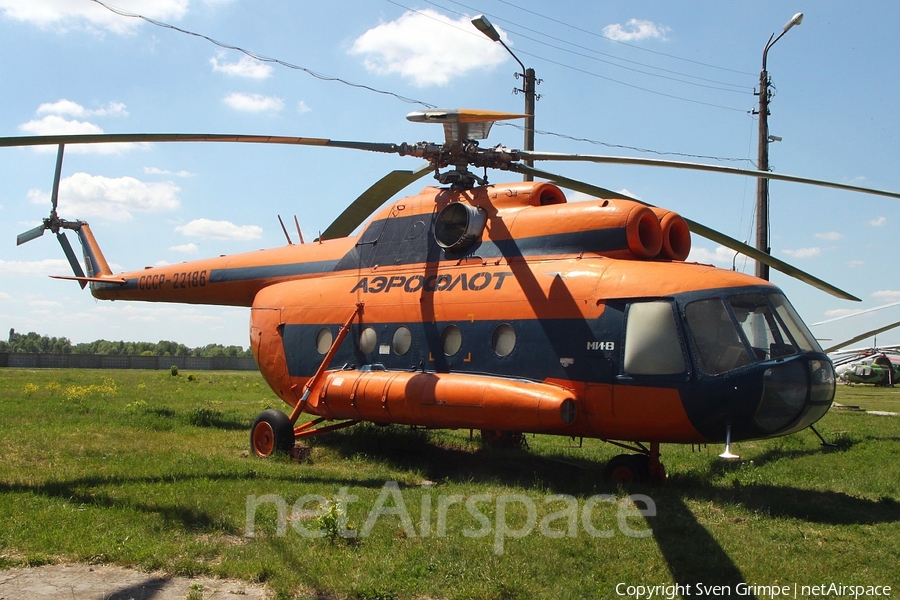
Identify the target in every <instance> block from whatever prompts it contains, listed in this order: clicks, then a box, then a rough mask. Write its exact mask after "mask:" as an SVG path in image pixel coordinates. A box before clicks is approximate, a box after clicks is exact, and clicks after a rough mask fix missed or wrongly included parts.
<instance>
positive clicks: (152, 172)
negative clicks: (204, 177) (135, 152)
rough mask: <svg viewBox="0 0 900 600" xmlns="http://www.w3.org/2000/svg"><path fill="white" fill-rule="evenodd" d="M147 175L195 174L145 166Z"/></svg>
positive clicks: (189, 175)
mask: <svg viewBox="0 0 900 600" xmlns="http://www.w3.org/2000/svg"><path fill="white" fill-rule="evenodd" d="M144 174H145V175H165V176H167V177H171V176H175V177H193V176H194V174H193V173H191V172H189V171H169V170H167V169H158V168H156V167H144Z"/></svg>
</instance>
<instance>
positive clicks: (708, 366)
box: [684, 293, 822, 375]
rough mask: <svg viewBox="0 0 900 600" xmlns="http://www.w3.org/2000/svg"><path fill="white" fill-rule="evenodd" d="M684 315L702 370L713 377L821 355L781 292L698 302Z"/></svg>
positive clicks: (818, 347) (691, 304)
mask: <svg viewBox="0 0 900 600" xmlns="http://www.w3.org/2000/svg"><path fill="white" fill-rule="evenodd" d="M684 312H685V318H686V320H687V324H688V328H689V329H690V332H691V337H692V338H693V341H694V349H695V351H696V356H697V363H698V366H699V367H700V370H702V371H703V372H704V373H708V374H710V375H717V374H719V373H725V372H726V371H731V370H733V369H738V368H740V367H743V366H746V365H749V364H751V363H754V362H760V361H765V360H771V359H774V358H782V357H785V356H791V355H794V354H799V353H800V352H822V349H821V347H820V346H819V344H818V343H817V342H816V340H815V338H814V337H813V336H812V334H811V333H810V332H809V330H808V329H807V328H806V325H804V324H803V321H802V320H800V317H799V316H798V315H797V313H796V311H795V310H794V308H793V307H792V306H791V305H790V303H789V302H788V301H787V298H785V297H784V295H783V294H780V293H770V294H762V293H750V294H738V295H735V296H729V297H726V298H709V299H707V300H698V301H696V302H691V303H690V304H688V305H687V306H686V307H685V311H684Z"/></svg>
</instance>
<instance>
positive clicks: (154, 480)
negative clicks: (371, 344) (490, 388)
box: [0, 369, 900, 599]
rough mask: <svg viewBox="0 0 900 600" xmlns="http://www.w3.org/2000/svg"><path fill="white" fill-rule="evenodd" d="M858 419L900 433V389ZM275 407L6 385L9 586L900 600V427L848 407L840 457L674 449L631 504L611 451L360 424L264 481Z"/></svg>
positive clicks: (149, 391)
mask: <svg viewBox="0 0 900 600" xmlns="http://www.w3.org/2000/svg"><path fill="white" fill-rule="evenodd" d="M837 401H838V402H840V403H842V404H844V405H858V406H861V407H863V408H866V409H870V410H880V411H893V412H900V388H898V389H896V390H895V389H890V388H871V387H863V386H856V387H853V388H848V387H844V386H839V389H838V397H837ZM270 406H272V407H277V408H281V406H280V402H279V401H278V400H277V399H276V398H275V397H274V395H273V394H272V393H271V392H270V391H269V389H268V388H267V386H266V385H265V383H264V382H263V380H262V378H261V377H260V376H259V375H258V374H255V373H216V372H212V373H211V372H201V373H191V374H188V373H184V372H182V373H181V374H180V375H179V376H177V377H176V376H172V375H170V374H169V372H154V371H80V370H65V371H59V370H18V369H2V370H0V568H6V567H12V566H20V565H41V564H46V563H53V562H71V561H74V562H86V563H111V564H117V565H124V566H136V567H138V568H141V569H147V570H156V569H160V570H164V571H166V572H169V573H173V574H185V575H191V574H206V575H215V576H228V577H236V578H240V579H243V580H245V581H248V582H265V583H266V584H267V585H269V586H270V587H271V588H272V589H273V590H274V591H275V592H276V594H277V596H278V597H280V598H305V597H325V598H332V597H335V598H345V597H346V598H628V597H631V598H637V597H642V598H646V597H647V594H649V590H640V589H638V588H636V587H634V586H648V587H649V586H671V585H673V584H680V585H681V586H682V587H681V588H679V589H678V590H673V589H662V588H660V589H657V591H656V593H655V596H654V598H660V597H662V598H666V597H668V598H671V597H684V598H698V597H728V596H726V595H725V594H724V592H730V597H732V598H734V597H740V598H760V599H762V598H770V597H772V596H773V595H774V594H773V593H772V591H773V588H772V586H775V585H778V586H783V585H787V586H791V590H792V591H793V586H794V585H795V584H796V585H797V597H798V598H799V597H815V598H819V597H834V598H848V597H853V595H852V594H851V592H850V591H848V590H843V591H842V590H840V589H835V588H833V589H832V590H830V591H829V590H828V589H827V587H826V588H824V589H818V590H814V589H811V588H808V589H806V590H804V588H803V586H819V585H825V586H828V585H830V584H832V583H833V584H836V585H837V586H840V585H854V586H892V588H893V590H892V592H891V594H892V595H893V596H894V597H896V596H897V595H898V594H900V568H898V565H900V462H898V457H900V417H892V416H875V415H871V414H866V413H864V412H855V411H846V410H832V411H830V412H829V413H828V415H826V417H825V418H824V419H823V420H822V421H821V422H820V423H819V425H818V428H819V430H820V431H821V432H822V433H823V435H825V436H826V438H828V439H830V440H831V441H834V442H835V443H836V447H834V448H830V449H823V448H822V447H821V446H820V445H819V441H818V439H817V438H816V437H815V436H814V435H813V434H812V433H811V432H809V431H804V432H801V433H799V434H795V435H792V436H789V437H786V438H780V439H775V440H768V441H761V442H744V443H740V444H737V445H735V447H734V448H733V450H734V451H736V452H737V453H739V454H740V455H741V457H742V459H741V460H740V461H736V462H728V463H726V462H723V461H721V460H720V459H718V458H717V457H716V455H717V454H718V453H719V452H721V450H722V448H721V447H713V446H710V447H702V448H691V447H690V446H686V447H682V446H672V445H665V446H663V461H664V463H665V465H666V468H667V470H668V472H669V482H668V485H667V486H666V487H664V488H658V489H657V488H650V487H645V486H634V487H631V488H628V489H617V488H616V487H614V486H610V485H607V484H604V483H603V481H602V477H601V476H602V471H603V465H604V462H605V461H606V460H608V459H609V458H610V457H612V456H613V455H615V454H617V453H618V452H619V451H618V450H616V449H615V448H613V447H611V446H609V445H606V444H603V443H601V442H599V441H597V440H585V441H584V444H583V446H579V443H578V440H574V441H573V440H570V439H564V438H550V437H544V436H538V437H529V438H528V443H529V445H530V450H529V451H527V452H525V451H512V450H509V451H500V450H483V449H481V448H480V447H479V444H478V443H477V442H474V441H470V440H469V432H468V431H465V432H463V431H457V432H449V431H439V432H424V431H419V430H410V429H402V428H394V427H388V428H378V427H374V426H358V427H354V428H350V429H347V430H343V431H340V432H336V433H333V434H330V435H328V436H323V437H320V438H316V439H314V440H312V441H311V444H310V445H311V446H312V449H311V454H310V457H309V459H308V460H306V461H304V462H301V463H298V462H292V461H291V460H289V459H287V458H278V459H269V460H260V459H257V458H255V457H253V456H249V455H248V449H249V448H248V429H249V426H250V424H251V422H252V421H253V419H254V418H255V417H256V415H257V414H258V413H259V412H260V411H261V410H263V409H265V408H267V407H270ZM354 497H356V498H354ZM341 498H343V501H341V502H337V503H335V500H336V499H337V500H340V499H341ZM279 511H280V512H279ZM654 512H655V514H653V513H654ZM249 531H252V533H253V534H252V535H247V534H248V532H249ZM342 531H343V532H344V534H345V535H347V533H346V532H348V531H349V532H350V533H351V534H356V537H345V535H341V532H342ZM316 532H319V533H318V534H317V533H316ZM313 534H316V535H319V534H324V535H320V536H319V537H313V536H312V535H313ZM620 584H621V585H620ZM698 584H704V587H703V588H699V587H698ZM714 584H715V585H721V586H727V587H723V588H721V589H719V590H713V589H710V588H708V587H706V586H711V585H714ZM742 584H748V585H751V586H768V587H765V588H759V587H753V588H750V589H748V588H747V587H746V585H742ZM629 586H633V587H631V588H629ZM685 586H690V588H687V587H685ZM869 591H870V592H873V593H874V592H876V591H878V590H874V589H871V590H869ZM668 592H678V593H668ZM814 592H818V593H814ZM882 592H883V590H882ZM667 593H668V594H667ZM642 594H643V595H642ZM856 596H857V597H860V598H861V597H870V598H871V597H886V596H883V595H882V596H874V595H869V596H861V595H859V594H856Z"/></svg>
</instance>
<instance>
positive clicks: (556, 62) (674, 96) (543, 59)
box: [94, 0, 747, 113]
mask: <svg viewBox="0 0 900 600" xmlns="http://www.w3.org/2000/svg"><path fill="white" fill-rule="evenodd" d="M94 1H95V2H96V1H97V0H94ZM385 2H388V3H389V4H393V5H394V6H398V7H400V8H402V9H404V10H406V11H409V12H411V13H415V14H417V15H421V16H423V17H425V18H429V19H431V18H432V17H430V16H429V15H427V14H425V13H423V12H422V11H420V10H416V9H414V8H410V7H408V6H405V5H403V4H400V3H399V2H395V0H385ZM444 10H446V9H444ZM451 12H453V11H451ZM457 14H459V13H457ZM433 20H434V19H433ZM440 23H441V24H442V25H444V26H447V27H453V28H454V29H457V30H460V31H465V32H466V33H470V34H471V35H476V34H475V33H474V32H470V31H468V29H462V28H460V27H457V26H455V25H448V24H447V23H444V22H442V21H441V22H440ZM518 54H522V55H525V56H531V57H532V58H536V59H538V60H541V61H543V62H546V63H550V64H553V65H556V66H559V67H563V68H566V69H570V70H572V71H575V72H577V73H582V74H584V75H590V76H591V77H596V78H598V79H603V80H605V81H611V82H613V83H617V84H619V85H623V86H625V87H629V88H632V89H635V90H639V91H642V92H647V93H649V94H654V95H657V96H662V97H664V98H671V99H673V100H681V101H682V102H690V103H692V104H699V105H701V106H709V107H712V108H720V109H722V110H729V111H733V112H742V113H743V112H747V111H746V109H743V108H734V107H731V106H724V105H721V104H714V103H712V102H703V101H702V100H694V99H691V98H685V97H683V96H676V95H675V94H667V93H665V92H659V91H656V90H652V89H650V88H646V87H642V86H639V85H635V84H632V83H626V82H624V81H621V80H618V79H614V78H612V77H607V76H605V75H600V74H599V73H595V72H593V71H588V70H586V69H581V68H578V67H574V66H572V65H570V64H567V63H563V62H559V61H556V60H552V59H549V58H546V57H543V56H540V55H537V54H534V53H531V52H526V51H525V50H518Z"/></svg>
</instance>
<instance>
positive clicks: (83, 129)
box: [19, 115, 103, 135]
mask: <svg viewBox="0 0 900 600" xmlns="http://www.w3.org/2000/svg"><path fill="white" fill-rule="evenodd" d="M19 130H20V131H23V132H25V133H31V134H34V135H72V134H82V133H103V129H101V128H100V127H99V126H97V125H94V124H93V123H88V122H87V121H76V120H75V119H72V120H67V119H64V118H63V117H61V116H59V115H47V116H46V117H44V118H43V119H40V120H32V121H28V122H27V123H23V124H21V125H19Z"/></svg>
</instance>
